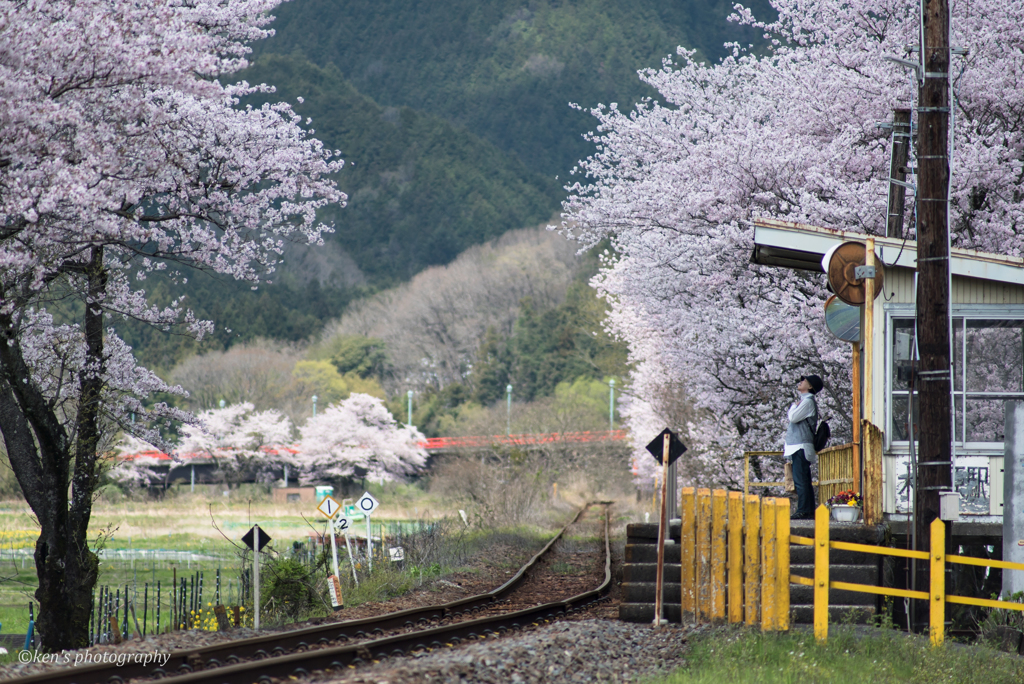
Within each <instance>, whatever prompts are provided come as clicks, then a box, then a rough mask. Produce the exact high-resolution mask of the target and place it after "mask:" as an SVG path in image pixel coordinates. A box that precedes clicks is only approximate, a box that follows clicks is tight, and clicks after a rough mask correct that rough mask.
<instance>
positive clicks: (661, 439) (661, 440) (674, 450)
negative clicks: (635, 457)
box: [647, 428, 686, 465]
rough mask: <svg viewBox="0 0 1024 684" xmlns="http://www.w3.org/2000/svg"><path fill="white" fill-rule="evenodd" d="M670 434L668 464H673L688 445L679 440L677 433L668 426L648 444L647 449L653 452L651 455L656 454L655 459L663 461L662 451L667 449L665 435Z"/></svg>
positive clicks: (659, 461)
mask: <svg viewBox="0 0 1024 684" xmlns="http://www.w3.org/2000/svg"><path fill="white" fill-rule="evenodd" d="M666 434H668V436H669V438H668V464H669V465H672V464H673V463H675V462H676V460H677V459H678V458H679V457H680V456H682V455H683V454H685V453H686V445H685V444H683V443H682V442H681V441H679V438H678V437H676V433H674V432H672V431H671V430H669V429H668V428H665V429H664V430H662V431H661V432H659V433H658V436H657V437H655V438H654V439H653V440H652V441H651V443H650V444H648V445H647V450H648V451H649V452H651V456H654V460H655V461H657V462H658V463H661V462H662V452H663V451H664V449H665V435H666Z"/></svg>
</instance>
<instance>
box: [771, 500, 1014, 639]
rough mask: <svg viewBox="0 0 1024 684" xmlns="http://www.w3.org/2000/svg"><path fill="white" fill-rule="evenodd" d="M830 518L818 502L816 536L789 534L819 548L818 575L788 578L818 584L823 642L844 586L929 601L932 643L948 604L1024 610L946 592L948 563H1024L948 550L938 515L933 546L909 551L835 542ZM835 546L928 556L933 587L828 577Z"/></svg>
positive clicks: (941, 630) (817, 628)
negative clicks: (834, 595)
mask: <svg viewBox="0 0 1024 684" xmlns="http://www.w3.org/2000/svg"><path fill="white" fill-rule="evenodd" d="M787 517H788V516H787ZM828 521H829V510H828V507H826V506H818V509H817V510H816V511H815V512H814V538H813V539H812V538H810V537H801V536H797V535H793V536H792V537H791V539H790V541H791V542H792V543H793V544H798V545H802V546H813V547H814V578H813V579H812V578H810V577H801V576H799V575H793V576H791V577H790V578H789V580H790V582H791V583H793V584H802V585H805V586H809V587H813V588H814V636H815V638H816V639H817V640H818V641H821V642H824V641H826V640H827V639H828V603H829V601H828V592H829V589H840V590H845V591H856V592H862V593H867V594H878V595H882V596H896V597H900V598H912V599H920V600H922V601H928V606H929V620H928V623H929V633H930V636H931V643H932V645H934V646H938V645H939V644H941V643H942V642H943V641H944V639H945V621H946V604H947V603H957V604H963V605H968V606H983V607H986V608H1001V609H1003V610H1019V611H1024V603H1016V602H1012V601H994V600H991V599H978V598H972V597H969V596H956V595H953V594H947V593H946V564H947V563H959V564H961V565H976V566H982V567H990V568H1002V569H1004V570H1021V571H1024V563H1011V562H1009V561H999V560H990V559H987V558H974V557H971V556H955V555H947V554H946V551H945V548H946V527H945V525H944V524H943V522H942V521H941V520H935V521H933V522H932V524H931V530H930V537H931V539H930V549H931V550H930V551H909V550H905V549H893V548H888V547H884V546H871V545H869V544H854V543H851V542H836V541H831V540H830V539H829V527H828ZM830 549H836V550H837V551H839V550H844V551H859V552H861V553H872V554H876V555H882V556H898V557H901V558H916V559H918V560H925V561H928V562H929V566H930V567H929V577H930V583H929V587H928V591H914V590H910V589H895V588H888V587H873V586H871V585H869V584H857V583H853V582H835V581H831V580H830V579H829V550H830Z"/></svg>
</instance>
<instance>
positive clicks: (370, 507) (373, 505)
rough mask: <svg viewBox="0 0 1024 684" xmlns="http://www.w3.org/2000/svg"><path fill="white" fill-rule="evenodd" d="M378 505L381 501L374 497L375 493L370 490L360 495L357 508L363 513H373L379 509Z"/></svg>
mask: <svg viewBox="0 0 1024 684" xmlns="http://www.w3.org/2000/svg"><path fill="white" fill-rule="evenodd" d="M377 506H380V501H377V500H376V499H375V498H373V494H370V492H366V493H365V494H363V495H362V496H361V497H359V501H357V502H356V510H358V511H359V512H360V513H362V514H363V515H373V512H374V511H375V510H377Z"/></svg>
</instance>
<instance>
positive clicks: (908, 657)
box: [650, 625, 1024, 684]
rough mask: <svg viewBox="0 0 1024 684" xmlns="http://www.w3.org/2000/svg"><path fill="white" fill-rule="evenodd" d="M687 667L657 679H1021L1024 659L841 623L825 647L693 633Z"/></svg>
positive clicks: (794, 637) (749, 634)
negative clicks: (938, 643) (931, 644)
mask: <svg viewBox="0 0 1024 684" xmlns="http://www.w3.org/2000/svg"><path fill="white" fill-rule="evenodd" d="M687 649H688V652H687V655H686V659H687V661H688V666H687V667H685V668H683V669H680V670H678V671H677V672H675V673H674V674H672V675H671V676H669V677H667V678H662V679H658V680H656V681H655V682H651V683H650V684H712V683H715V684H717V683H719V682H728V683H729V684H748V683H749V684H755V683H756V684H817V683H822V684H824V683H830V682H871V683H872V684H889V683H896V682H899V683H901V684H902V683H904V682H906V683H920V684H936V683H938V682H952V683H956V684H975V683H977V684H1020V682H1024V658H1020V657H1016V656H1009V655H1007V654H1005V653H1000V652H998V651H995V650H992V649H990V648H988V647H986V646H982V645H964V644H957V643H947V644H945V645H944V646H942V647H940V648H932V647H931V646H930V645H929V643H928V639H927V637H921V636H909V635H907V634H906V633H905V632H899V631H895V630H892V629H875V628H864V627H855V626H845V625H840V626H836V627H834V628H833V629H832V631H831V632H830V634H829V639H828V642H827V643H826V644H824V645H822V644H818V643H817V642H816V641H815V640H814V636H813V635H812V634H811V633H810V632H809V631H805V630H796V629H794V630H793V631H791V632H789V633H780V634H762V633H761V632H760V631H751V630H746V629H719V630H714V631H710V632H706V633H704V634H701V635H698V636H695V637H692V638H691V639H690V640H689V643H688V644H687Z"/></svg>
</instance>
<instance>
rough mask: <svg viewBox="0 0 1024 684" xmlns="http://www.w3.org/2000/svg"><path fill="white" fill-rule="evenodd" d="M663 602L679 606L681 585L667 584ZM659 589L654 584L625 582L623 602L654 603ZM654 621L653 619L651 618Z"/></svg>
mask: <svg viewBox="0 0 1024 684" xmlns="http://www.w3.org/2000/svg"><path fill="white" fill-rule="evenodd" d="M662 589H663V593H662V601H664V602H665V603H672V604H675V605H676V606H678V605H679V604H680V601H681V599H682V591H681V590H680V587H679V583H678V582H676V583H675V584H672V583H670V582H666V583H665V585H664V587H662ZM656 591H657V587H656V585H655V583H654V582H629V583H626V582H623V583H622V602H623V603H654V594H655V593H656ZM651 619H652V620H653V619H654V618H653V617H652V618H651Z"/></svg>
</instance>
